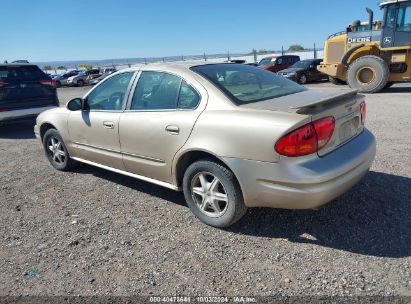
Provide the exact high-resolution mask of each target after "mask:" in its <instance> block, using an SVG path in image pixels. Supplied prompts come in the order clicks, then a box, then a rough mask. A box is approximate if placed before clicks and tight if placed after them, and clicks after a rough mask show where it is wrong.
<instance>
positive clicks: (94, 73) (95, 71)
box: [86, 69, 102, 80]
mask: <svg viewBox="0 0 411 304" xmlns="http://www.w3.org/2000/svg"><path fill="white" fill-rule="evenodd" d="M101 74H102V72H101V71H100V69H91V70H88V71H86V75H87V80H91V79H94V78H97V77H100V76H101Z"/></svg>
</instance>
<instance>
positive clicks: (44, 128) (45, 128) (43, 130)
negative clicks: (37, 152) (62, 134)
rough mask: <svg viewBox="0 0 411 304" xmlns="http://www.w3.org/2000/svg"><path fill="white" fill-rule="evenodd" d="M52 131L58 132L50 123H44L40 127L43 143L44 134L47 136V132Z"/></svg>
mask: <svg viewBox="0 0 411 304" xmlns="http://www.w3.org/2000/svg"><path fill="white" fill-rule="evenodd" d="M50 129H56V130H57V128H56V127H55V126H54V125H53V124H51V123H49V122H44V123H42V124H41V126H40V138H41V141H43V137H44V134H46V132H47V131H48V130H50Z"/></svg>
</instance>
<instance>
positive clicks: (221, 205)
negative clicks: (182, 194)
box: [191, 172, 229, 217]
mask: <svg viewBox="0 0 411 304" xmlns="http://www.w3.org/2000/svg"><path fill="white" fill-rule="evenodd" d="M191 193H192V197H193V200H194V202H195V204H196V205H197V207H198V209H199V210H200V211H201V212H202V213H204V214H206V215H207V216H209V217H220V216H222V215H223V214H224V213H225V212H226V210H227V207H228V203H229V201H228V195H227V192H226V190H225V187H224V185H223V184H222V183H221V181H220V180H219V179H218V178H217V177H216V176H215V175H213V174H211V173H209V172H200V173H198V174H196V175H195V176H194V178H193V179H192V182H191Z"/></svg>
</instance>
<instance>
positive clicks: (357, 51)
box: [341, 44, 384, 66]
mask: <svg viewBox="0 0 411 304" xmlns="http://www.w3.org/2000/svg"><path fill="white" fill-rule="evenodd" d="M364 56H377V57H380V58H382V59H384V58H383V56H381V50H380V48H379V47H377V46H375V45H365V44H360V45H356V46H353V47H351V48H350V49H348V50H347V52H345V54H344V55H343V57H342V58H341V63H342V64H343V65H345V66H349V65H350V64H351V63H353V62H354V61H355V60H357V59H358V58H361V57H364Z"/></svg>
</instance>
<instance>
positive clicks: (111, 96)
mask: <svg viewBox="0 0 411 304" xmlns="http://www.w3.org/2000/svg"><path fill="white" fill-rule="evenodd" d="M133 74H134V73H133V72H125V73H121V74H118V75H115V76H113V77H110V78H108V79H107V80H105V81H104V82H102V83H101V84H100V85H98V86H97V87H96V88H95V89H94V90H93V91H92V92H91V93H90V94H89V95H88V96H87V99H86V101H87V103H86V104H87V106H88V109H89V110H91V111H92V110H104V111H119V110H121V109H122V108H123V104H124V100H125V94H126V92H127V88H128V85H129V84H130V81H131V78H132V77H133Z"/></svg>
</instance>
